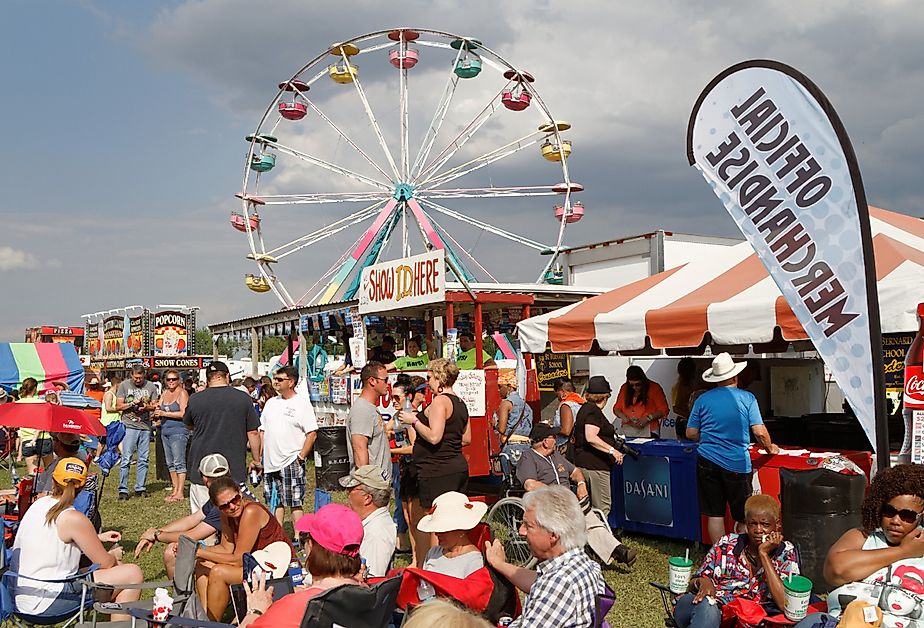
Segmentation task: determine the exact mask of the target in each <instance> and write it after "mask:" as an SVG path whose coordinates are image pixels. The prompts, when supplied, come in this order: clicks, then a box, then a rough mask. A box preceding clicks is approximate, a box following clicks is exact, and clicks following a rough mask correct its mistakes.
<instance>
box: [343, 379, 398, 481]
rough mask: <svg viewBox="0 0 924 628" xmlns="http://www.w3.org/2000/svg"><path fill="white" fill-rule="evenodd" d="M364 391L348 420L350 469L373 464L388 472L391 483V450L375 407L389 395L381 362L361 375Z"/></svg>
mask: <svg viewBox="0 0 924 628" xmlns="http://www.w3.org/2000/svg"><path fill="white" fill-rule="evenodd" d="M359 376H360V378H362V380H363V389H362V392H361V393H360V394H359V397H357V398H356V400H355V401H353V407H352V408H350V416H349V418H348V419H347V425H346V437H347V451H348V452H349V456H350V467H351V468H353V469H357V468H359V467H361V466H363V465H367V464H372V465H375V466H377V467H378V468H380V469H382V470H383V471H385V473H386V475H387V476H388V481H389V482H391V449H389V447H388V437H387V436H386V435H385V426H384V425H383V424H382V417H381V416H380V415H379V411H378V409H377V408H376V405H377V404H378V401H379V398H381V397H384V396H385V395H386V394H388V371H386V370H385V365H384V364H381V363H379V362H369V363H368V364H366V366H364V367H363V369H362V371H361V372H360V374H359Z"/></svg>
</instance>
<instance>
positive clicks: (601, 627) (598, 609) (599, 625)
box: [594, 582, 616, 628]
mask: <svg viewBox="0 0 924 628" xmlns="http://www.w3.org/2000/svg"><path fill="white" fill-rule="evenodd" d="M614 604H616V592H615V591H613V590H612V589H611V588H610V585H608V584H607V583H605V582H604V583H603V593H598V594H597V596H596V597H595V598H594V628H610V625H609V623H608V622H607V621H606V615H607V613H609V612H610V609H611V608H613V605H614Z"/></svg>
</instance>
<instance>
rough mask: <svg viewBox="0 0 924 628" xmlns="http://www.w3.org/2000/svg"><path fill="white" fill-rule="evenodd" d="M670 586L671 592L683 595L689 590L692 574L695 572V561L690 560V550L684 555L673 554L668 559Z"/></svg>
mask: <svg viewBox="0 0 924 628" xmlns="http://www.w3.org/2000/svg"><path fill="white" fill-rule="evenodd" d="M667 572H668V586H669V587H670V590H671V593H673V594H675V595H681V594H683V593H686V592H687V588H689V586H690V576H691V575H692V573H693V561H692V560H690V550H689V549H687V552H686V554H685V555H684V556H682V557H681V556H671V558H670V559H669V560H668V561H667Z"/></svg>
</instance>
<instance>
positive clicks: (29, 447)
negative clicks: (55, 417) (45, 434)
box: [22, 438, 51, 456]
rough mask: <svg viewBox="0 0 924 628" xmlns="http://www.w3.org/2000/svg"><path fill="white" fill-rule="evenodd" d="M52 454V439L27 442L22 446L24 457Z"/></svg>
mask: <svg viewBox="0 0 924 628" xmlns="http://www.w3.org/2000/svg"><path fill="white" fill-rule="evenodd" d="M50 453H51V439H50V438H40V439H38V440H35V441H31V440H28V441H25V442H24V443H23V444H22V455H23V456H47V455H49V454H50Z"/></svg>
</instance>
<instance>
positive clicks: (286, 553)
mask: <svg viewBox="0 0 924 628" xmlns="http://www.w3.org/2000/svg"><path fill="white" fill-rule="evenodd" d="M251 556H253V558H254V560H255V561H257V563H258V564H259V565H260V567H261V568H262V569H263V571H265V572H266V573H268V574H270V577H271V578H282V577H283V576H284V575H286V572H287V571H288V570H289V563H290V562H292V548H291V547H289V544H288V543H285V542H283V541H276V542H274V543H270V544H269V545H267V546H266V547H264V548H263V549H261V550H257V551H255V552H252V553H251Z"/></svg>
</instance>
